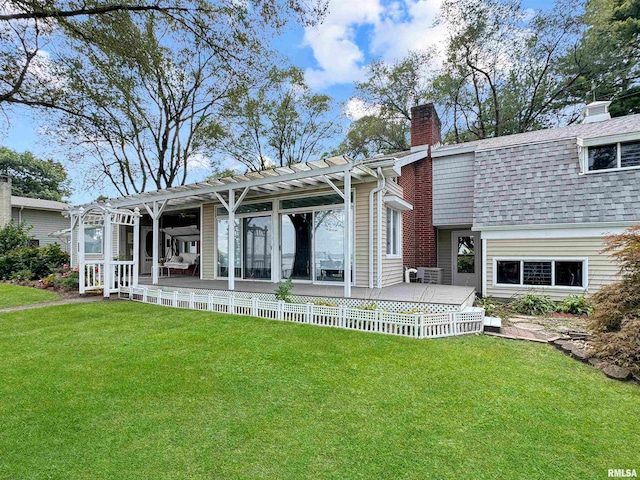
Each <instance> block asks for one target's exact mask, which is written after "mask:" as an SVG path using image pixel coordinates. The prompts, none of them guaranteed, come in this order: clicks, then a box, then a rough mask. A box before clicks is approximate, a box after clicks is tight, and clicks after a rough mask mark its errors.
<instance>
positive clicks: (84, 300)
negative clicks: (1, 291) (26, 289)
mask: <svg viewBox="0 0 640 480" xmlns="http://www.w3.org/2000/svg"><path fill="white" fill-rule="evenodd" d="M101 300H103V297H102V296H95V297H71V298H62V299H60V300H56V301H54V302H42V303H30V304H29V305H16V306H15V307H7V308H0V313H10V312H19V311H20V310H32V309H34V308H44V307H56V306H58V305H70V304H74V303H91V302H99V301H101Z"/></svg>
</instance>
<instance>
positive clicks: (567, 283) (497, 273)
mask: <svg viewBox="0 0 640 480" xmlns="http://www.w3.org/2000/svg"><path fill="white" fill-rule="evenodd" d="M587 270H588V260H587V259H586V258H573V257H558V258H539V257H521V258H518V257H500V258H494V259H493V284H494V285H496V286H502V287H535V288H543V289H544V288H563V289H564V288H569V289H571V288H574V289H577V290H584V289H585V288H587V275H588V272H587Z"/></svg>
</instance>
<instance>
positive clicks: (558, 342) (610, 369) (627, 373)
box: [549, 337, 640, 384]
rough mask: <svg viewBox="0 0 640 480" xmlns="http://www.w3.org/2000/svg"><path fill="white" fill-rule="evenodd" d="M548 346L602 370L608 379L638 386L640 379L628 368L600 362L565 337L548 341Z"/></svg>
mask: <svg viewBox="0 0 640 480" xmlns="http://www.w3.org/2000/svg"><path fill="white" fill-rule="evenodd" d="M549 344H550V345H553V346H554V347H556V348H557V349H558V350H560V351H561V352H564V353H565V354H567V355H569V356H570V357H571V358H574V359H576V360H578V361H580V362H583V363H587V364H589V365H591V366H592V367H593V368H596V369H598V370H602V373H603V374H604V375H606V376H607V377H609V378H612V379H614V380H619V381H622V382H626V381H629V380H631V381H634V382H635V383H637V384H640V377H638V376H636V375H633V374H632V373H631V370H629V369H628V368H624V367H620V366H618V365H614V364H612V363H607V362H605V361H604V360H600V359H598V358H595V357H591V356H590V355H589V351H588V350H587V349H586V348H584V347H582V346H581V345H579V344H577V343H574V342H572V341H571V340H570V339H569V338H567V337H558V338H553V339H550V340H549Z"/></svg>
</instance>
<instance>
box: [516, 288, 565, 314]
mask: <svg viewBox="0 0 640 480" xmlns="http://www.w3.org/2000/svg"><path fill="white" fill-rule="evenodd" d="M511 307H512V308H513V310H514V311H516V312H517V313H521V314H523V315H545V314H547V313H549V312H553V311H555V309H556V304H555V303H554V302H553V301H552V300H551V297H549V295H536V294H535V293H527V294H525V295H522V296H521V297H517V298H516V299H514V300H512V301H511Z"/></svg>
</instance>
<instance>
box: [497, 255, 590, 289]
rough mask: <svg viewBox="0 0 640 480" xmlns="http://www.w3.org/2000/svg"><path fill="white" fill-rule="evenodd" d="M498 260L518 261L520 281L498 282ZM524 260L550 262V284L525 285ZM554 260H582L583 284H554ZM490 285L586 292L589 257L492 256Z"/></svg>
mask: <svg viewBox="0 0 640 480" xmlns="http://www.w3.org/2000/svg"><path fill="white" fill-rule="evenodd" d="M498 262H520V283H519V284H513V283H498V268H497V267H498ZM524 262H551V283H552V284H551V285H527V284H525V283H524V268H523V263H524ZM555 262H582V281H583V282H584V285H582V286H579V287H572V286H567V285H555ZM492 265H493V268H492V277H493V278H492V287H494V288H514V289H523V288H527V289H540V290H575V291H581V292H586V291H587V290H588V288H589V258H588V257H555V256H551V257H527V256H518V257H513V256H510V257H502V256H498V257H492Z"/></svg>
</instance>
